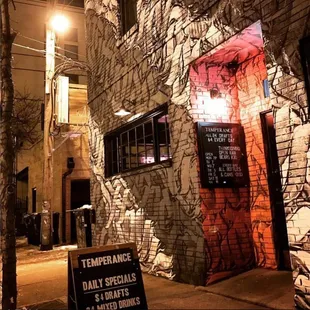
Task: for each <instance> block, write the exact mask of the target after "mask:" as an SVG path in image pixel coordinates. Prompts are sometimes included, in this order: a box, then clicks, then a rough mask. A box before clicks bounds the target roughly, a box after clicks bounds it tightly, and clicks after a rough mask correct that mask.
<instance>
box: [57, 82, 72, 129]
mask: <svg viewBox="0 0 310 310" xmlns="http://www.w3.org/2000/svg"><path fill="white" fill-rule="evenodd" d="M56 113H57V123H65V124H67V123H69V78H68V77H67V76H59V77H58V78H57V89H56Z"/></svg>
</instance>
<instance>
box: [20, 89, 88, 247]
mask: <svg viewBox="0 0 310 310" xmlns="http://www.w3.org/2000/svg"><path fill="white" fill-rule="evenodd" d="M69 106H70V112H69V119H70V122H71V121H72V125H64V126H63V127H62V128H61V129H60V132H59V134H58V135H57V136H56V137H55V139H54V149H55V151H54V152H53V195H52V197H53V201H52V204H53V211H54V212H59V213H60V224H59V227H60V230H59V233H60V236H61V234H62V228H61V227H62V226H61V221H62V218H63V214H62V176H63V174H64V173H65V172H66V171H68V168H67V158H68V157H73V158H74V162H75V168H74V169H73V172H72V173H71V174H70V175H69V176H68V177H67V178H66V186H67V187H66V189H67V190H66V194H67V196H66V205H65V208H66V210H70V209H71V204H70V182H71V180H74V179H89V178H90V169H89V147H88V146H89V143H88V129H87V126H85V125H83V124H85V122H86V121H87V119H88V109H87V89H86V86H84V85H74V84H70V89H69ZM73 124H74V125H73ZM70 132H78V133H80V135H79V136H77V137H74V138H67V135H68V133H70ZM20 167H21V168H20ZM24 167H29V179H28V193H29V203H28V212H31V206H32V195H31V191H32V188H34V187H36V193H37V197H36V200H37V203H36V210H37V212H41V206H42V199H43V197H42V191H43V188H42V177H43V143H42V141H40V142H39V143H37V144H36V145H34V146H33V147H32V148H30V149H29V150H27V151H26V150H23V151H21V152H20V153H19V154H18V162H17V169H20V170H22V169H23V168H24ZM70 225H71V224H70V213H67V214H66V240H67V242H69V241H70Z"/></svg>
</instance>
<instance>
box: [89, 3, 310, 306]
mask: <svg viewBox="0 0 310 310" xmlns="http://www.w3.org/2000/svg"><path fill="white" fill-rule="evenodd" d="M306 2H307V1H302V0H295V1H290V2H289V3H286V2H285V3H284V2H279V1H277V0H274V1H271V2H270V5H269V6H266V7H261V5H260V1H255V2H254V3H253V1H241V0H222V1H196V0H161V1H159V0H158V1H147V0H138V25H137V26H138V27H137V29H136V31H133V33H132V34H131V35H130V36H128V38H127V39H126V40H123V39H122V38H121V37H120V35H119V33H120V31H119V27H120V26H119V25H120V23H119V11H118V4H117V0H103V1H97V0H88V1H86V5H85V10H86V14H87V33H88V43H87V44H88V60H89V63H90V66H91V68H92V74H91V75H90V76H89V81H90V85H89V90H90V97H89V101H90V102H91V104H90V107H91V120H90V139H91V141H90V145H91V153H92V157H91V159H92V170H93V174H94V176H93V178H92V201H93V204H94V205H95V206H96V209H97V214H98V219H97V227H96V230H97V231H96V232H97V233H96V237H97V242H98V243H100V244H102V243H109V242H121V241H123V240H125V241H126V240H130V241H131V240H135V241H136V242H137V244H138V245H139V249H140V257H141V262H142V264H143V266H144V268H145V270H147V271H148V272H150V273H154V274H161V275H165V276H167V277H169V278H174V279H180V277H181V280H182V273H185V274H188V273H189V272H191V274H195V275H198V274H199V273H200V274H201V271H203V272H207V273H208V272H211V273H216V272H222V271H226V270H228V268H227V266H223V264H222V265H221V264H219V265H218V269H217V270H211V269H212V268H213V267H214V266H213V267H210V265H208V264H206V265H207V267H206V268H207V270H205V271H204V268H205V267H204V263H203V261H204V259H205V254H206V253H205V252H204V238H205V235H204V231H203V228H202V227H203V223H204V221H205V220H206V217H207V216H208V214H207V213H208V212H207V211H206V210H209V209H210V206H211V205H212V203H213V202H212V201H213V200H212V192H210V193H209V194H208V195H209V196H208V197H210V199H211V201H210V199H209V202H208V203H207V205H206V209H204V208H203V207H202V208H201V199H202V198H201V193H200V192H199V185H198V183H197V178H198V173H197V159H196V151H195V147H196V137H195V132H194V127H193V116H192V114H191V112H190V110H191V90H190V81H189V63H190V62H191V61H193V60H196V59H197V58H198V57H200V56H202V55H204V54H206V53H208V52H209V51H211V50H213V49H214V48H216V47H217V46H218V45H219V44H220V43H223V42H224V41H225V40H226V39H228V38H230V37H232V36H233V35H234V34H236V33H238V32H239V31H240V30H242V29H244V28H246V27H247V26H249V25H251V24H253V23H255V22H257V21H258V20H260V22H261V25H262V29H263V36H264V42H265V46H264V53H265V57H266V64H267V71H268V79H269V82H270V89H271V93H272V95H271V97H270V102H269V103H268V104H269V106H272V107H273V109H274V116H275V121H276V134H277V143H278V149H279V161H280V165H281V173H282V184H283V192H284V202H285V210H286V216H287V226H288V234H289V238H290V240H289V241H290V246H291V249H290V253H291V260H292V266H293V269H294V281H295V286H296V288H297V295H296V303H297V304H298V305H299V306H300V307H302V308H306V309H309V308H310V301H309V295H308V290H309V287H310V285H309V284H310V283H309V281H310V280H309V275H310V272H309V268H310V263H309V259H308V256H309V241H308V232H309V228H310V227H309V226H310V222H309V221H308V220H307V219H308V218H309V217H308V215H309V212H310V211H309V198H308V197H309V189H308V187H309V185H308V183H309V182H310V180H309V176H308V170H309V168H308V166H309V165H308V162H309V161H308V158H310V156H309V155H308V152H309V133H310V132H309V131H310V129H309V127H308V126H309V124H308V120H307V117H308V115H307V109H306V106H307V103H306V97H305V91H304V88H303V82H302V81H303V77H302V72H301V68H300V64H299V56H298V40H297V39H299V38H302V37H304V36H306V35H309V32H310V31H309V26H308V25H309V5H308V4H307V3H306ZM302 4H303V6H302ZM211 5H212V6H213V7H212V10H209V11H208V14H202V12H205V11H206V9H207V8H209V7H211ZM299 5H300V6H299ZM267 7H268V11H266V10H267ZM298 9H299V11H300V12H304V14H303V15H302V17H301V18H300V19H299V20H298V21H295V20H294V14H293V11H294V10H295V11H298ZM245 12H246V16H247V18H246V19H242V18H240V17H242V16H244V13H245ZM237 20H238V23H236V21H237ZM293 22H294V23H293ZM307 27H308V28H307ZM98 38H100V39H98ZM248 57H249V56H248ZM245 59H246V58H245ZM164 87H165V88H166V89H167V88H168V89H169V92H168V94H169V97H170V102H171V104H170V105H169V116H170V117H171V120H172V123H171V128H172V130H171V139H172V141H171V147H172V151H173V165H172V167H156V168H154V169H151V170H150V171H145V173H141V174H136V175H127V176H123V177H122V178H120V177H115V178H112V179H104V174H103V171H104V160H103V139H102V136H103V134H104V133H105V132H107V131H109V130H111V129H113V128H116V127H117V126H119V122H120V121H119V119H116V117H114V116H112V115H111V112H112V111H116V110H117V109H118V108H119V107H120V104H121V102H122V99H124V98H129V99H137V98H138V99H139V100H138V104H137V105H136V106H135V112H136V113H145V112H146V111H149V110H151V109H152V108H154V107H156V102H155V101H153V99H152V98H153V96H154V95H156V94H157V91H158V89H159V88H164ZM239 95H240V94H239ZM107 111H110V114H108V113H107ZM175 128H182V131H181V133H180V132H179V129H178V130H175ZM252 147H257V146H256V145H252ZM261 153H263V151H262V150H261ZM249 156H250V159H251V160H252V161H253V164H254V163H255V161H256V159H255V156H254V157H253V158H252V157H251V154H250V155H249ZM257 165H258V166H257V170H259V169H260V163H259V162H258V161H257ZM260 171H261V173H262V175H263V176H264V173H265V172H264V167H263V169H261V170H260ZM264 177H266V176H264ZM153 179H155V180H156V181H155V182H154V181H153ZM167 180H168V181H167ZM258 187H259V185H258ZM256 190H257V191H260V192H261V195H265V194H264V191H265V189H264V187H259V188H257V189H256ZM253 197H254V196H252V198H251V199H252V200H250V201H251V203H250V206H251V205H253V206H255V205H256V202H255V199H254V198H253ZM253 199H254V200H253ZM207 201H208V200H207ZM208 204H209V205H208ZM247 205H248V204H247ZM238 206H239V205H238V203H237V205H233V204H231V203H229V202H228V203H227V204H225V206H223V208H222V211H219V212H226V211H227V210H229V209H231V208H233V209H236V208H238ZM264 207H265V206H264ZM246 208H247V207H244V209H246ZM224 210H226V211H224ZM240 210H242V208H240ZM252 210H253V209H252ZM235 211H236V210H235ZM241 212H244V210H243V211H240V214H241ZM219 214H220V213H219ZM232 218H236V216H232ZM251 228H252V234H253V235H254V240H255V242H256V246H255V249H256V259H257V260H258V263H259V264H260V265H261V266H264V265H266V250H265V249H264V243H265V240H266V237H265V238H264V236H267V235H268V236H269V234H270V230H271V223H270V221H269V219H265V220H264V219H259V218H258V219H257V221H255V220H254V221H252V227H251ZM255 234H256V237H255ZM169 236H171V239H169V240H167V239H168V238H169ZM176 249H177V251H176ZM178 251H179V252H178ZM188 257H194V259H192V258H191V259H190V260H188V261H187V259H188ZM207 257H208V256H207ZM195 260H198V264H194V265H195V266H197V267H192V268H193V269H191V270H188V271H189V272H187V271H186V270H187V269H188V267H191V266H192V265H193V262H195ZM267 265H268V264H267ZM230 267H231V266H230ZM210 268H211V269H210ZM196 280H197V279H196ZM193 281H194V279H193Z"/></svg>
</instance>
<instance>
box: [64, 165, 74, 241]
mask: <svg viewBox="0 0 310 310" xmlns="http://www.w3.org/2000/svg"><path fill="white" fill-rule="evenodd" d="M73 168H74V165H73V167H72V166H71V167H70V166H69V167H68V171H66V172H65V173H64V174H63V175H62V193H61V195H62V197H61V198H62V207H61V211H62V221H61V234H62V236H61V237H62V238H61V239H62V242H63V243H66V194H67V191H66V179H67V176H68V175H70V174H71V173H72V172H73Z"/></svg>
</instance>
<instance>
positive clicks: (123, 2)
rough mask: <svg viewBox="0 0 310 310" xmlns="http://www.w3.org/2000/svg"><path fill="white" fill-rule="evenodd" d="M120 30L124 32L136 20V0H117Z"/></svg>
mask: <svg viewBox="0 0 310 310" xmlns="http://www.w3.org/2000/svg"><path fill="white" fill-rule="evenodd" d="M119 6H120V16H121V32H122V35H124V34H126V33H127V32H128V31H129V30H130V29H131V28H132V27H133V26H134V25H135V24H136V22H137V0H119Z"/></svg>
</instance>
